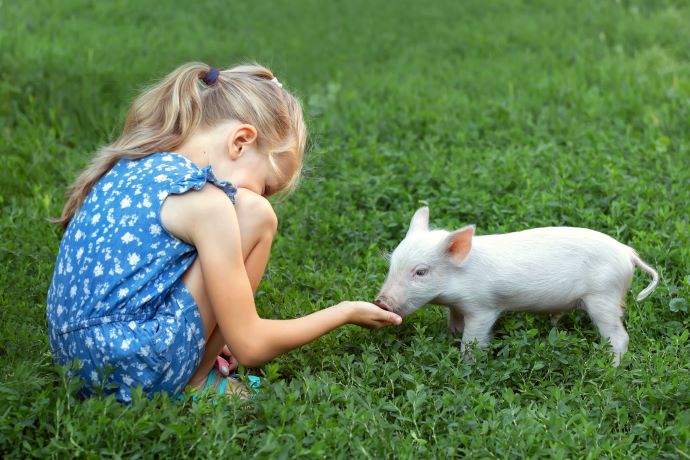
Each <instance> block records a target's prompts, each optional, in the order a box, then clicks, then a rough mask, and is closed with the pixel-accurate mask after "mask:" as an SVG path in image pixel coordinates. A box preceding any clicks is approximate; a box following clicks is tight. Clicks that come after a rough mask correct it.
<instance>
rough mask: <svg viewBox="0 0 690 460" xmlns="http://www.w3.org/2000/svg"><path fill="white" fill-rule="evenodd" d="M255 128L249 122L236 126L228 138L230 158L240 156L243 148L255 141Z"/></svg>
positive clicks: (234, 158)
mask: <svg viewBox="0 0 690 460" xmlns="http://www.w3.org/2000/svg"><path fill="white" fill-rule="evenodd" d="M256 137H257V132H256V128H255V127H253V126H252V125H249V124H246V123H245V124H241V125H239V126H238V127H236V128H235V129H234V130H233V131H232V132H231V133H230V137H229V138H228V147H229V150H230V158H231V159H232V160H236V159H238V158H239V157H241V156H242V154H243V153H244V150H245V149H246V148H247V147H248V146H249V145H250V144H252V143H254V142H256Z"/></svg>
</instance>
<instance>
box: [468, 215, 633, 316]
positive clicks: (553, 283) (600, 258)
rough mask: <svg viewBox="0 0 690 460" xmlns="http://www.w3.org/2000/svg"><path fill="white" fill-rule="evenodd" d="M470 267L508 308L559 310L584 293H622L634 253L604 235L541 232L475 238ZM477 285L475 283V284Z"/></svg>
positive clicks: (573, 230) (581, 230) (550, 229)
mask: <svg viewBox="0 0 690 460" xmlns="http://www.w3.org/2000/svg"><path fill="white" fill-rule="evenodd" d="M472 244H473V248H472V252H473V255H472V256H473V257H472V259H473V260H472V261H470V263H471V264H472V265H474V266H475V268H478V269H479V270H473V271H476V272H477V273H480V272H482V271H483V273H484V274H485V276H486V275H487V274H488V278H485V279H488V280H489V281H488V282H490V283H491V284H492V291H493V292H494V293H495V297H496V301H497V302H499V303H503V304H506V307H508V308H510V309H515V310H520V309H523V308H530V307H534V306H538V305H540V304H541V303H543V302H548V305H547V304H543V305H542V307H543V308H553V309H554V310H558V309H561V308H565V307H569V306H570V304H572V303H573V302H576V301H577V300H578V299H579V298H582V297H583V296H585V295H586V294H588V293H592V292H601V291H607V290H612V289H617V290H620V289H626V288H627V286H625V284H626V283H629V280H630V277H631V275H632V271H633V264H632V254H633V250H632V249H631V248H629V247H628V246H625V245H623V244H621V243H619V242H618V241H616V240H615V239H613V238H611V237H610V236H608V235H605V234H603V233H600V232H597V231H594V230H590V229H586V228H576V227H544V228H535V229H529V230H524V231H520V232H514V233H506V234H502V235H487V236H478V237H475V238H474V239H473V241H472ZM478 281H479V280H478Z"/></svg>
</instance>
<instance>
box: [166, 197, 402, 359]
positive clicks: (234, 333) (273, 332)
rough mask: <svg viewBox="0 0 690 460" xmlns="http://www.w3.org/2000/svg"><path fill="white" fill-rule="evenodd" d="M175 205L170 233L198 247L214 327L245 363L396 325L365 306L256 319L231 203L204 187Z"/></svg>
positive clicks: (394, 319) (346, 305) (388, 314)
mask: <svg viewBox="0 0 690 460" xmlns="http://www.w3.org/2000/svg"><path fill="white" fill-rule="evenodd" d="M176 198H177V197H176ZM180 198H181V199H180ZM175 201H176V205H175V211H174V213H173V215H174V216H175V217H174V218H173V220H174V224H173V225H172V226H170V227H171V228H169V231H171V232H172V233H173V234H175V235H176V236H179V237H180V238H181V239H184V240H186V241H189V242H190V243H191V244H193V245H194V246H195V247H196V249H197V251H198V254H199V261H200V263H201V271H202V274H203V278H204V283H205V286H206V291H207V293H208V296H209V299H210V301H211V304H212V308H213V312H214V314H215V316H216V319H217V320H218V326H219V327H220V330H221V333H222V335H223V337H224V339H225V342H226V343H227V344H228V345H229V347H230V349H231V350H232V353H233V354H234V355H235V357H236V358H237V360H238V361H239V362H241V363H242V364H243V365H245V366H249V367H253V366H258V365H260V364H263V363H264V362H266V361H268V360H270V359H272V358H274V357H275V356H277V355H279V354H282V353H285V352H286V351H288V350H291V349H293V348H296V347H299V346H301V345H304V344H306V343H309V342H311V341H313V340H315V339H317V338H318V337H320V336H322V335H324V334H326V333H327V332H329V331H331V330H333V329H335V328H337V327H339V326H342V325H344V324H347V323H353V324H359V325H361V326H364V327H370V328H379V327H383V326H385V325H391V324H400V322H401V318H400V317H399V316H398V315H395V314H394V313H391V312H388V311H385V310H382V309H380V308H378V307H377V306H375V305H373V304H370V303H368V302H342V303H340V304H338V305H334V306H332V307H329V308H326V309H323V310H320V311H317V312H315V313H312V314H310V315H307V316H304V317H302V318H297V319H291V320H269V319H262V318H260V317H259V315H258V313H257V311H256V306H255V304H254V296H253V293H252V289H251V286H250V283H249V280H248V278H247V273H246V271H245V268H244V261H243V259H242V250H241V245H240V234H239V227H238V224H237V216H236V214H235V211H234V208H233V206H232V204H231V203H230V200H228V198H227V196H225V194H224V193H223V192H222V191H220V190H218V189H217V188H215V187H213V186H206V187H204V188H203V189H202V190H200V191H199V192H191V193H187V194H185V195H182V196H180V197H179V198H178V199H176V200H175ZM168 215H171V213H168Z"/></svg>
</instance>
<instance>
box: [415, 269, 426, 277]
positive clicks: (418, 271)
mask: <svg viewBox="0 0 690 460" xmlns="http://www.w3.org/2000/svg"><path fill="white" fill-rule="evenodd" d="M427 273H429V269H428V268H426V267H424V268H417V269H415V271H414V276H425V275H426V274H427Z"/></svg>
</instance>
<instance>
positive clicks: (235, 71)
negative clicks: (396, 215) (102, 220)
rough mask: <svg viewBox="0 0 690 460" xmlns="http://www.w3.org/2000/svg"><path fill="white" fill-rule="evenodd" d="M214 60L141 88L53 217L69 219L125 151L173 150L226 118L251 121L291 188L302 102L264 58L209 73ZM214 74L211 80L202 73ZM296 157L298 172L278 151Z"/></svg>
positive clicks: (300, 153) (300, 149) (286, 188)
mask: <svg viewBox="0 0 690 460" xmlns="http://www.w3.org/2000/svg"><path fill="white" fill-rule="evenodd" d="M209 70H211V68H210V67H209V66H208V65H206V64H202V63H198V62H193V63H188V64H184V65H182V66H180V67H178V68H177V69H175V70H174V71H172V72H171V73H170V74H168V75H167V76H166V77H165V78H164V79H163V80H161V81H160V82H159V83H157V84H155V85H154V86H152V87H151V88H149V89H148V90H147V91H145V92H144V93H143V94H141V95H140V96H139V97H138V98H137V99H136V100H135V101H134V103H133V104H132V107H131V108H130V109H129V112H128V113H127V119H126V121H125V125H124V128H123V130H122V134H120V137H118V138H117V139H116V140H115V142H113V143H112V144H110V145H106V146H103V147H101V148H100V149H99V150H98V151H97V152H96V155H95V157H94V158H93V160H92V161H91V164H90V165H89V166H88V167H87V168H86V169H85V170H84V171H82V173H81V174H80V175H79V177H77V179H76V180H75V181H74V183H73V184H72V185H71V186H70V188H69V190H68V192H67V203H66V204H65V207H64V208H63V210H62V214H61V215H60V218H59V219H56V220H55V223H59V224H61V225H62V226H63V227H64V228H66V227H67V225H68V224H69V222H70V221H71V220H72V218H73V217H74V215H75V214H76V212H77V211H78V210H79V208H80V207H81V205H82V204H83V203H84V199H85V198H86V195H88V194H89V192H90V191H91V188H92V187H93V186H94V184H96V182H98V180H99V179H100V178H101V177H102V176H103V175H104V174H105V173H106V172H108V171H109V170H110V169H111V168H112V167H113V166H114V165H115V164H116V163H117V162H118V161H119V160H121V159H123V158H128V159H136V158H142V157H145V156H147V155H150V154H151V153H155V152H160V151H173V150H174V149H175V148H176V147H178V146H180V145H181V144H182V143H183V142H184V141H185V140H186V139H187V138H188V137H189V135H190V134H191V133H193V132H194V131H195V130H196V129H197V128H211V127H213V126H216V125H217V124H219V123H221V122H223V121H227V120H237V121H240V122H242V123H248V124H251V125H253V126H254V127H255V128H256V130H257V143H258V145H259V146H260V147H261V148H263V149H265V150H267V151H268V152H269V158H270V161H271V164H272V166H273V168H274V169H275V170H276V172H277V173H278V175H279V176H281V179H282V180H281V182H282V185H281V187H280V189H279V190H278V191H283V192H286V193H289V192H290V191H292V190H293V189H294V187H295V186H296V185H297V182H298V180H299V176H300V173H301V170H302V162H303V158H304V149H305V145H306V141H307V128H306V125H305V123H304V116H303V114H302V106H301V104H300V102H299V101H298V100H297V99H296V98H295V97H294V96H293V95H292V94H290V93H289V92H288V91H286V90H284V89H282V85H280V84H278V82H277V80H274V78H275V77H274V76H273V73H272V72H271V71H270V70H268V69H267V68H265V67H262V66H260V65H258V64H244V65H239V66H236V67H232V68H230V69H227V70H223V71H220V73H219V74H218V76H217V79H215V80H213V81H209V80H210V78H207V77H209V76H210V75H209ZM202 80H207V81H209V83H208V85H206V84H203V83H202V82H201V81H202ZM278 156H280V158H281V160H282V159H286V160H290V163H291V166H292V167H291V168H290V170H291V171H292V174H290V175H289V176H288V175H286V174H284V173H283V171H281V169H280V168H278V164H277V160H276V158H277V157H278Z"/></svg>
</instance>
